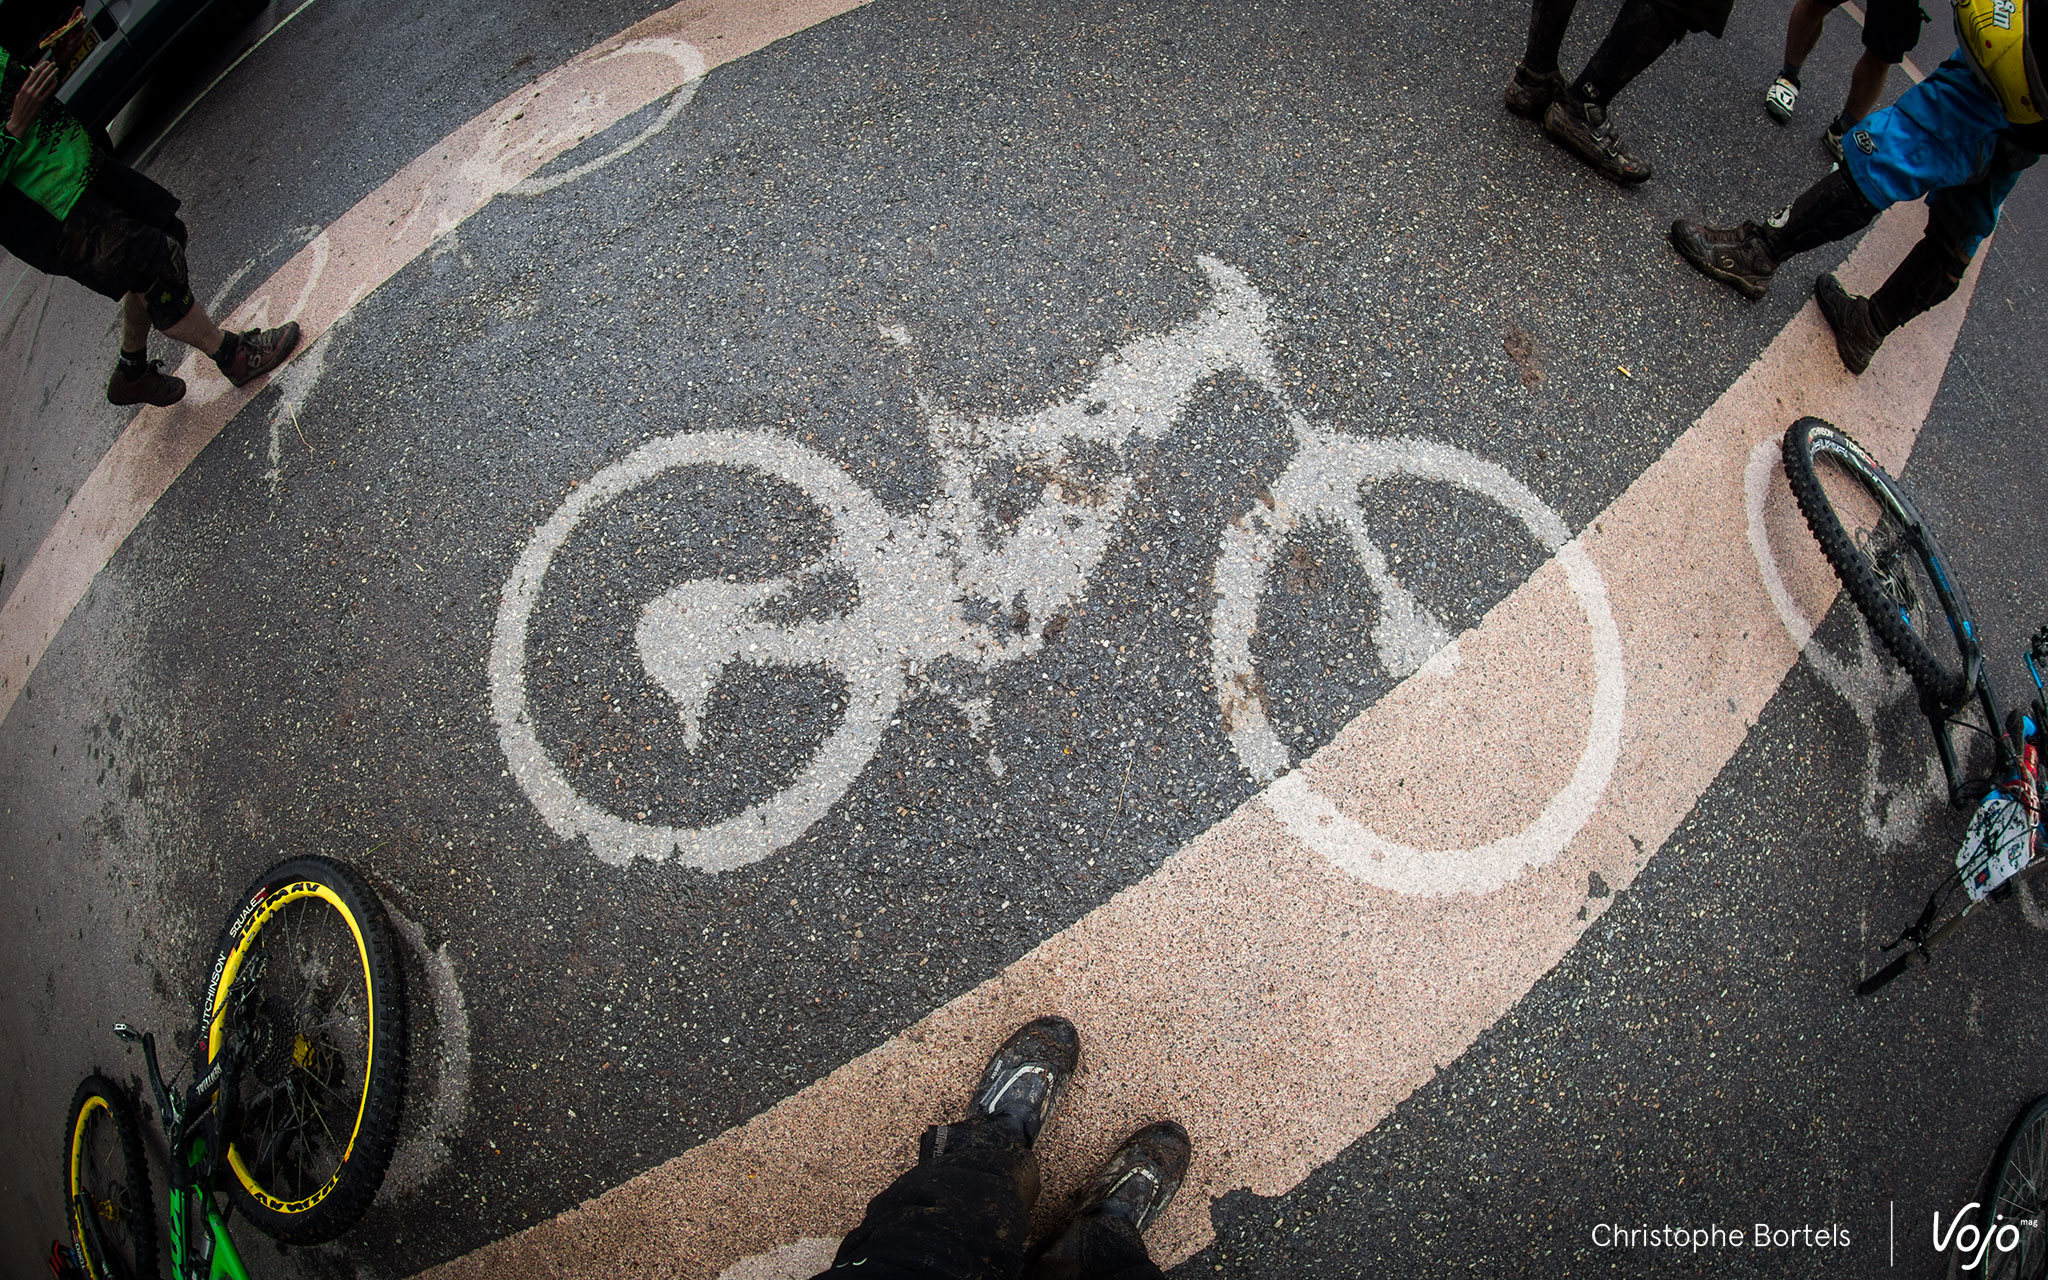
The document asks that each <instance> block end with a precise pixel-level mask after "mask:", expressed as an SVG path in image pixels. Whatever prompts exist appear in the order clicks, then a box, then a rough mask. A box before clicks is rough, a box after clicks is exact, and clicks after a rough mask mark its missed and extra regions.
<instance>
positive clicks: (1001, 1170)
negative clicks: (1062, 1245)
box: [826, 1119, 1038, 1280]
mask: <svg viewBox="0 0 2048 1280" xmlns="http://www.w3.org/2000/svg"><path fill="white" fill-rule="evenodd" d="M1037 1199H1038V1157H1037V1156H1036V1155H1035V1154H1034V1153H1033V1152H1032V1150H1031V1148H1030V1146H1028V1145H1027V1144H1026V1143H1025V1142H1024V1140H1023V1138H1022V1137H1021V1136H1019V1135H1018V1134H1017V1132H1016V1131H1015V1130H1014V1129H1011V1128H1010V1127H1009V1126H1007V1125H1005V1124H1003V1123H1002V1122H1000V1121H995V1120H988V1119H974V1120H968V1121H965V1122H963V1123H960V1124H954V1125H941V1126H940V1127H938V1128H936V1129H932V1130H930V1131H929V1132H927V1133H926V1134H925V1140H924V1147H923V1149H922V1150H921V1151H920V1153H919V1157H918V1162H917V1167H916V1168H914V1169H912V1170H911V1171H910V1172H908V1173H906V1174H904V1175H903V1176H902V1177H900V1178H898V1179H896V1181H894V1182H892V1183H890V1184H889V1186H888V1187H887V1188H886V1189H884V1190H883V1192H882V1194H880V1195H878V1196H876V1197H875V1198H874V1199H873V1200H871V1201H869V1202H868V1211H867V1216H866V1217H864V1218H862V1219H861V1224H860V1225H859V1226H858V1227H855V1228H854V1230H853V1233H852V1234H851V1235H849V1236H847V1237H846V1239H845V1240H843V1241H841V1242H840V1245H839V1252H838V1254H837V1255H835V1256H834V1258H833V1260H832V1270H831V1271H830V1272H827V1273H826V1274H827V1275H828V1276H832V1275H842V1274H843V1275H846V1276H850V1277H858V1278H859V1280H872V1278H873V1277H877V1276H881V1277H907V1276H917V1277H929V1278H930V1280H1014V1278H1015V1277H1018V1276H1021V1275H1022V1274H1023V1271H1024V1242H1025V1239H1026V1237H1027V1236H1029V1235H1030V1232H1031V1206H1032V1204H1033V1203H1035V1202H1036V1201H1037Z"/></svg>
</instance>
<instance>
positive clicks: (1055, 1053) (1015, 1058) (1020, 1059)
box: [974, 1016, 1081, 1143]
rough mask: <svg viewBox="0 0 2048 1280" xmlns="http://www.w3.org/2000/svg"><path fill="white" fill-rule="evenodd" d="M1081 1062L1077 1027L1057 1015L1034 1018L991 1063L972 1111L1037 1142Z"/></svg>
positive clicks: (1016, 1032)
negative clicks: (1054, 1105) (1069, 1079)
mask: <svg viewBox="0 0 2048 1280" xmlns="http://www.w3.org/2000/svg"><path fill="white" fill-rule="evenodd" d="M1080 1061H1081V1036H1080V1033H1079V1032H1077V1031H1075V1030H1074V1024H1073V1023H1071V1022H1069V1021H1067V1020H1066V1019H1065V1018H1061V1017H1056V1016H1055V1017H1044V1018H1033V1019H1032V1020H1031V1021H1029V1022H1027V1023H1025V1024H1024V1025H1023V1026H1021V1027H1019V1028H1017V1030H1016V1031H1015V1032H1013V1033H1012V1034H1011V1036H1010V1038H1009V1039H1008V1040H1005V1041H1004V1042H1003V1044H1002V1047H1001V1048H999V1049H997V1050H996V1051H995V1055H994V1056H993V1057H991V1058H990V1059H989V1060H988V1066H987V1067H985V1068H983V1070H982V1073H981V1084H980V1086H979V1087H977V1088H976V1089H975V1091H974V1109H975V1111H976V1112H978V1113H980V1114H981V1115H984V1116H987V1117H988V1118H989V1119H991V1120H995V1121H998V1122H1000V1123H1004V1124H1007V1125H1009V1126H1010V1127H1011V1128H1012V1129H1014V1130H1015V1131H1016V1132H1017V1133H1018V1134H1019V1135H1020V1136H1021V1137H1022V1138H1023V1139H1024V1141H1025V1142H1026V1143H1031V1142H1036V1141H1037V1140H1038V1131H1039V1130H1040V1129H1042V1128H1044V1127H1045V1120H1046V1117H1047V1116H1049V1115H1051V1114H1052V1108H1053V1104H1054V1103H1055V1102H1057V1101H1058V1100H1059V1095H1060V1090H1061V1089H1062V1088H1063V1087H1064V1086H1065V1085H1066V1083H1067V1079H1068V1077H1070V1076H1072V1075H1073V1074H1074V1069H1075V1068H1076V1067H1077V1066H1079V1065H1080Z"/></svg>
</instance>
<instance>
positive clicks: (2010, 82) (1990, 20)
mask: <svg viewBox="0 0 2048 1280" xmlns="http://www.w3.org/2000/svg"><path fill="white" fill-rule="evenodd" d="M1955 6H1956V34H1957V35H1958V36H1960V37H1961V38H1962V42H1963V52H1964V54H1966V55H1967V56H1968V57H1969V59H1970V61H1971V63H1972V64H1973V65H1974V66H1975V67H1976V70H1977V75H1978V76H1979V77H1980V78H1981V79H1982V80H1983V81H1984V83H1985V85H1986V86H1988V87H1989V88H1990V90H1991V92H1993V93H1995V94H1997V95H1998V100H1999V102H2001V103H2002V104H2004V106H2005V118H2006V119H2007V120H2009V121H2011V122H2012V123H2013V124H2038V123H2039V122H2040V120H2041V108H2042V105H2043V104H2044V102H2048V94H2044V93H2043V92H2042V87H2041V69H2040V68H2039V67H2038V66H2036V65H2035V62H2034V50H2033V48H2032V46H2031V45H2030V44H2029V43H2028V40H2027V17H2028V14H2027V10H2028V9H2029V8H2031V7H2032V6H2031V3H2030V0H1955Z"/></svg>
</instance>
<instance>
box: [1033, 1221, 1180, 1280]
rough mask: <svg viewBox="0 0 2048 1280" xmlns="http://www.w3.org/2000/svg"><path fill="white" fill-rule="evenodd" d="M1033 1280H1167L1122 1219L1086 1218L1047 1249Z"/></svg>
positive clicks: (1039, 1259) (1067, 1230) (1141, 1240)
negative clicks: (1164, 1279)
mask: <svg viewBox="0 0 2048 1280" xmlns="http://www.w3.org/2000/svg"><path fill="white" fill-rule="evenodd" d="M1031 1280H1163V1278H1162V1277H1161V1275H1160V1271H1159V1268H1158V1267H1156V1266H1154V1265H1152V1255H1151V1254H1149V1253H1147V1252H1146V1251H1145V1239H1144V1237H1143V1236H1140V1235H1139V1234H1138V1229H1137V1228H1136V1227H1134V1226H1132V1225H1131V1224H1130V1223H1128V1222H1126V1221H1124V1220H1123V1219H1121V1218H1108V1217H1103V1216H1101V1215H1098V1214H1084V1215H1083V1216H1081V1217H1078V1218H1076V1219H1074V1221H1073V1222H1072V1223H1070V1224H1069V1225H1068V1226H1067V1229H1066V1230H1065V1231H1063V1232H1061V1233H1060V1235H1059V1238H1058V1239H1056V1240H1054V1241H1053V1242H1052V1243H1051V1244H1050V1245H1048V1246H1046V1248H1045V1250H1044V1252H1042V1253H1040V1254H1039V1256H1038V1259H1037V1261H1036V1262H1035V1263H1034V1264H1033V1266H1032V1268H1031Z"/></svg>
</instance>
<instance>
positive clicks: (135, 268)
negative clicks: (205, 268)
mask: <svg viewBox="0 0 2048 1280" xmlns="http://www.w3.org/2000/svg"><path fill="white" fill-rule="evenodd" d="M57 255H58V264H57V265H58V268H59V270H60V271H61V272H62V273H63V274H64V275H67V276H69V277H71V278H72V279H73V280H76V281H78V283H80V284H82V285H84V286H85V287H86V288H88V289H91V290H92V291H93V292H94V293H101V294H105V295H106V296H107V297H109V298H114V299H117V300H118V299H120V298H122V297H125V296H126V295H128V294H131V293H139V294H141V295H142V300H143V302H144V304H145V305H147V306H148V308H149V319H150V323H152V324H154V325H156V327H157V328H159V329H164V328H169V327H170V326H171V325H174V324H176V323H177V322H178V321H180V320H182V319H184V318H185V314H186V313H187V312H189V311H190V310H192V302H193V298H192V286H191V282H190V280H189V278H188V277H187V274H186V269H185V224H184V223H183V222H181V221H179V219H178V197H176V196H174V195H172V194H171V193H170V192H168V191H166V190H164V189H163V188H162V187H160V186H158V185H157V184H156V183H154V182H151V181H150V180H149V179H148V178H145V177H143V176H142V175H141V174H139V173H137V172H135V170H133V169H130V168H129V167H128V166H127V165H124V164H122V163H120V162H119V161H117V160H114V159H112V158H107V159H105V160H103V161H102V162H101V164H100V167H99V172H98V173H96V174H95V175H94V176H93V179H92V181H91V183H89V184H88V185H87V186H86V188H85V191H84V192H83V193H82V194H80V196H79V197H78V203H76V204H74V205H72V206H71V212H70V214H69V215H68V216H66V217H65V219H64V227H63V231H62V233H61V238H60V240H59V245H58V250H57Z"/></svg>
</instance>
